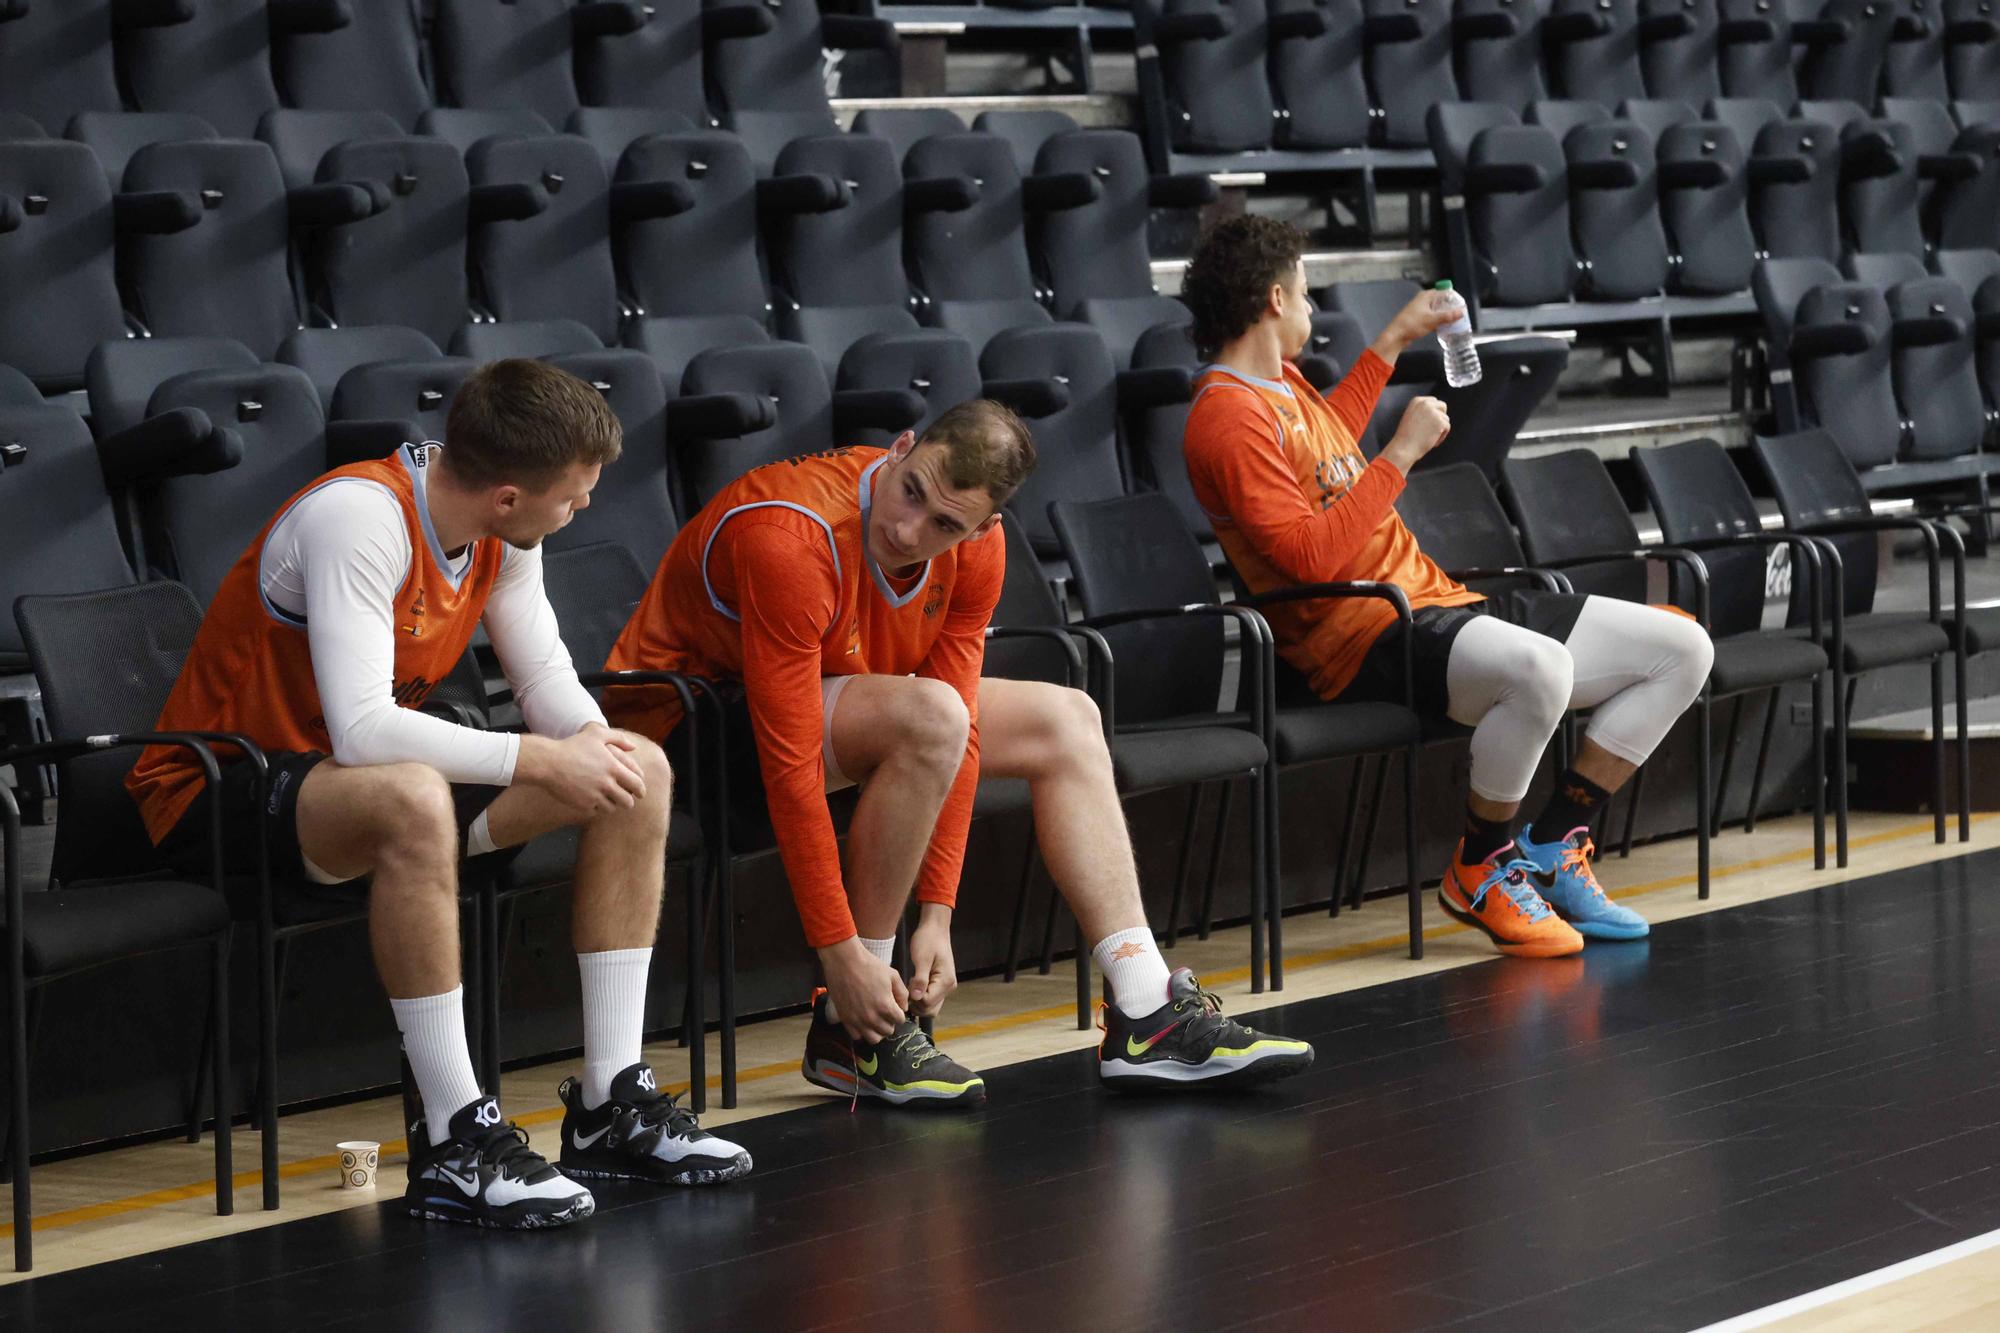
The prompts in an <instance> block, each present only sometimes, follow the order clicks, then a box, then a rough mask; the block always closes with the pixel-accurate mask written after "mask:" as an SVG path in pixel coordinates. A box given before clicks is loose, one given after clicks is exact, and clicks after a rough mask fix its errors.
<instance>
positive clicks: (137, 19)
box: [111, 0, 194, 28]
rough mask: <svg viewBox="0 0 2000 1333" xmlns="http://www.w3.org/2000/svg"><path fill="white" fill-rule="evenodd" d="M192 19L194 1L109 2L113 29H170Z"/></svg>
mask: <svg viewBox="0 0 2000 1333" xmlns="http://www.w3.org/2000/svg"><path fill="white" fill-rule="evenodd" d="M193 17H194V0H111V25H112V26H113V27H114V28H171V27H173V26H174V25H175V24H177V23H186V22H188V21H189V20H190V19H192V18H193Z"/></svg>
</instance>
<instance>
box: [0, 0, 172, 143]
mask: <svg viewBox="0 0 2000 1333" xmlns="http://www.w3.org/2000/svg"><path fill="white" fill-rule="evenodd" d="M121 9H123V10H125V11H126V14H125V15H121V14H120V13H119V11H120V10H121ZM178 18H179V15H177V14H175V13H174V12H173V10H172V7H171V6H165V5H158V6H153V7H152V9H151V13H150V14H148V13H147V11H145V10H144V9H140V8H139V7H136V6H130V5H121V4H119V3H118V0H62V3H61V4H46V5H8V6H7V7H6V8H5V10H4V11H0V111H9V112H13V113H16V114H18V115H23V116H26V117H28V118H29V119H30V120H33V121H35V122H36V123H38V124H39V125H40V126H41V127H42V132H43V133H45V134H47V135H50V136H51V137H53V136H55V135H58V134H61V133H62V132H63V127H64V126H65V125H67V124H69V121H70V117H72V116H75V115H78V114H79V113H82V112H85V111H122V110H124V107H125V104H124V99H123V98H122V97H121V96H120V94H119V88H118V71H117V62H116V59H115V57H114V54H113V53H114V50H115V48H114V47H113V45H112V34H113V32H114V31H115V28H116V25H117V24H118V23H120V22H121V21H125V22H139V21H147V20H150V21H154V22H173V21H176V20H177V19H178Z"/></svg>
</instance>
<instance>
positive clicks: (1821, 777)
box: [1812, 671, 1832, 870]
mask: <svg viewBox="0 0 2000 1333" xmlns="http://www.w3.org/2000/svg"><path fill="white" fill-rule="evenodd" d="M1826 679H1827V673H1826V672H1824V671H1822V672H1821V673H1819V674H1818V675H1816V676H1814V677H1813V690H1812V733H1813V869H1814V870H1824V869H1826V785H1827V783H1828V782H1829V781H1830V780H1831V777H1832V775H1831V774H1829V773H1828V772H1827V771H1826Z"/></svg>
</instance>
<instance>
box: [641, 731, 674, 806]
mask: <svg viewBox="0 0 2000 1333" xmlns="http://www.w3.org/2000/svg"><path fill="white" fill-rule="evenodd" d="M635 741H636V743H635V744H634V746H633V748H632V758H633V759H634V760H635V761H637V763H638V765H639V775H640V776H641V777H643V778H645V780H646V800H645V802H644V804H645V805H646V806H647V808H649V809H652V810H656V811H658V812H660V814H661V816H662V819H663V820H664V816H665V812H666V809H667V807H668V806H670V805H672V804H673V799H674V768H673V765H672V764H670V763H668V762H667V754H666V751H664V750H662V749H661V748H660V747H659V746H658V745H656V744H654V743H653V742H652V741H649V740H643V739H637V738H635Z"/></svg>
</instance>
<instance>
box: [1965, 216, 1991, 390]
mask: <svg viewBox="0 0 2000 1333" xmlns="http://www.w3.org/2000/svg"><path fill="white" fill-rule="evenodd" d="M1979 253H1980V255H1981V256H1982V258H1986V257H1990V256H1992V254H1993V252H1992V251H1990V250H1985V251H1980V252H1979ZM1961 290H1963V288H1962V287H1961ZM1971 291H1972V309H1973V313H1974V316H1975V318H1976V319H1978V320H1979V321H1980V322H1981V323H1983V324H1985V325H1986V326H1987V327H1988V328H1991V327H1993V326H1994V325H1995V324H2000V268H1996V271H1995V272H1993V273H1989V274H1987V276H1986V277H1985V278H1984V279H1983V280H1981V281H1980V283H1979V285H1978V286H1977V287H1974V288H1972V289H1971ZM1975 346H1976V348H1977V350H1978V358H1979V360H1978V369H1979V387H1980V388H1981V389H1982V390H1984V392H1985V394H1986V401H1987V402H1988V403H1991V404H1992V405H1993V406H1994V408H1995V409H1996V410H2000V338H1980V339H1978V341H1977V342H1976V344H1975Z"/></svg>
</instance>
